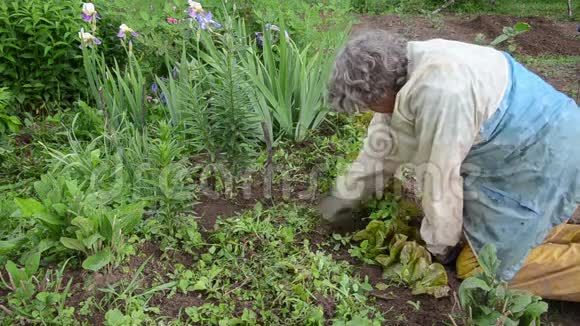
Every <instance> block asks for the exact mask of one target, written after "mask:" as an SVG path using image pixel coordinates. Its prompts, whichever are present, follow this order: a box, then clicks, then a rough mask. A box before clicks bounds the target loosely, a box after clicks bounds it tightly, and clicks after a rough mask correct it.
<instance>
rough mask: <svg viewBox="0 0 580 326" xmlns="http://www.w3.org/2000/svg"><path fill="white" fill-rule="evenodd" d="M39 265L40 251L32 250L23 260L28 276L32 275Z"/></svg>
mask: <svg viewBox="0 0 580 326" xmlns="http://www.w3.org/2000/svg"><path fill="white" fill-rule="evenodd" d="M38 266H40V252H39V251H34V252H32V253H30V254H29V255H27V256H26V258H25V261H24V271H25V272H26V275H27V276H28V277H32V276H33V275H34V274H35V273H36V272H37V271H38Z"/></svg>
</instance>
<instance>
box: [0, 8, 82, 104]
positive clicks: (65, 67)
mask: <svg viewBox="0 0 580 326" xmlns="http://www.w3.org/2000/svg"><path fill="white" fill-rule="evenodd" d="M79 20H80V19H79V10H78V8H77V6H76V5H75V3H74V2H71V1H59V0H50V1H44V0H30V1H2V3H0V79H1V80H2V81H3V86H6V87H8V89H9V90H10V91H11V92H12V93H13V95H14V99H15V106H16V108H17V109H21V110H26V111H28V112H35V113H40V112H43V113H45V112H47V111H49V110H52V109H55V108H58V107H61V106H63V105H64V104H70V103H71V102H72V101H73V100H74V98H75V94H77V93H78V91H79V90H81V89H82V86H83V82H82V80H81V79H80V74H79V73H80V71H81V61H80V60H79V57H78V54H79V49H78V44H79V40H78V36H77V35H78V31H79Z"/></svg>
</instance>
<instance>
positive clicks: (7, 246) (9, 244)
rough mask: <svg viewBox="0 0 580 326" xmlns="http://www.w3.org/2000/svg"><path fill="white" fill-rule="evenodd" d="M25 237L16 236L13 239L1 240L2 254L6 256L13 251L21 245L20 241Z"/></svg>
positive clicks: (0, 250) (0, 253)
mask: <svg viewBox="0 0 580 326" xmlns="http://www.w3.org/2000/svg"><path fill="white" fill-rule="evenodd" d="M23 239H24V238H23V237H20V238H16V239H11V240H0V256H6V255H8V254H10V253H11V252H12V251H14V250H16V249H17V248H18V247H20V243H21V242H22V240H23Z"/></svg>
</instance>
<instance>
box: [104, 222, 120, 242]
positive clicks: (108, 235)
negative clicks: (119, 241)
mask: <svg viewBox="0 0 580 326" xmlns="http://www.w3.org/2000/svg"><path fill="white" fill-rule="evenodd" d="M116 231H117V230H114V229H113V223H111V220H110V218H109V217H108V216H103V218H102V220H101V234H102V235H103V237H104V238H105V239H107V240H108V241H113V233H114V232H116Z"/></svg>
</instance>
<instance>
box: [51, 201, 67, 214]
mask: <svg viewBox="0 0 580 326" xmlns="http://www.w3.org/2000/svg"><path fill="white" fill-rule="evenodd" d="M51 207H52V209H54V210H55V211H56V213H57V214H58V215H60V216H63V215H65V214H66V211H67V210H68V207H67V206H66V205H65V204H61V203H57V204H53V205H52V206H51Z"/></svg>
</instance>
